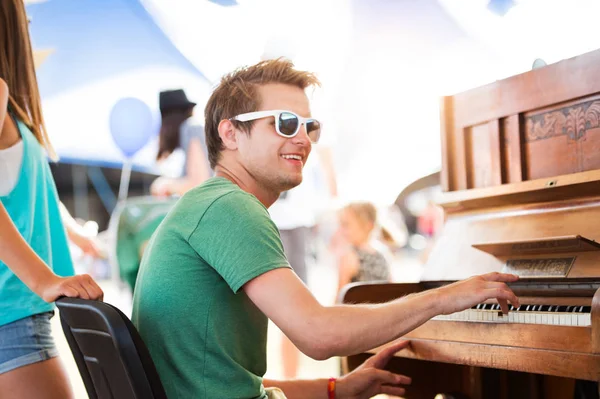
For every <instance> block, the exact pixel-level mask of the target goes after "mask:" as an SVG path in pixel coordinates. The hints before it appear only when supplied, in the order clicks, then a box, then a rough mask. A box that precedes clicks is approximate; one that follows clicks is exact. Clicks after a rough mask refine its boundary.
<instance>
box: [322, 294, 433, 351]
mask: <svg viewBox="0 0 600 399" xmlns="http://www.w3.org/2000/svg"><path fill="white" fill-rule="evenodd" d="M438 303H439V299H438V294H437V291H426V292H422V293H419V294H412V295H408V296H406V297H403V298H400V299H397V300H395V301H393V302H390V303H387V304H381V305H340V306H334V307H330V308H326V310H325V312H326V316H324V318H325V320H324V323H325V325H324V326H323V327H322V328H321V329H320V330H321V331H322V333H323V334H324V336H323V337H322V339H324V340H326V342H324V346H325V347H329V348H330V350H331V353H328V355H329V356H325V357H330V356H347V355H351V354H356V353H360V352H365V351H367V350H370V349H372V348H375V347H378V346H380V345H383V344H385V343H387V342H390V341H392V340H395V339H397V338H400V337H402V336H403V335H404V334H406V333H407V332H409V331H411V330H413V329H415V328H416V327H418V326H420V325H421V324H423V323H424V322H426V321H427V320H429V319H431V318H432V317H434V316H436V315H438V313H439V312H438ZM315 339H316V340H317V342H318V340H319V337H315Z"/></svg>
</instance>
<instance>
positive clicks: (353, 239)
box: [338, 202, 393, 292]
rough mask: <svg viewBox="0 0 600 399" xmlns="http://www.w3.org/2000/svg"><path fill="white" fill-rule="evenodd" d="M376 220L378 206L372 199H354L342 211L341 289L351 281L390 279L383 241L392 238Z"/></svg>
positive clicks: (339, 283)
mask: <svg viewBox="0 0 600 399" xmlns="http://www.w3.org/2000/svg"><path fill="white" fill-rule="evenodd" d="M377 220H378V219H377V209H376V208H375V206H374V205H373V204H372V203H370V202H353V203H351V204H348V205H346V206H345V207H344V208H342V210H341V211H340V213H339V235H340V238H341V239H342V243H341V246H342V248H340V250H339V252H338V256H339V261H338V265H339V280H338V292H339V291H340V290H341V289H342V287H344V286H345V285H346V284H349V283H355V282H359V281H361V282H362V281H390V279H391V273H390V266H389V263H388V260H387V258H386V256H385V255H384V251H385V249H384V248H383V245H382V244H386V245H390V244H391V243H393V238H392V236H391V234H390V233H389V232H388V231H387V230H386V229H384V228H383V227H381V226H379V225H378V222H377ZM377 235H379V236H380V237H377Z"/></svg>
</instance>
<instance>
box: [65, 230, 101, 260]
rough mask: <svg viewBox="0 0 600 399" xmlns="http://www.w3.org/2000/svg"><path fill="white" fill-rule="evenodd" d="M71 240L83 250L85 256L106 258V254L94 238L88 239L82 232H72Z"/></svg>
mask: <svg viewBox="0 0 600 399" xmlns="http://www.w3.org/2000/svg"><path fill="white" fill-rule="evenodd" d="M69 239H70V240H71V241H72V242H73V244H75V245H76V246H77V247H78V248H79V249H81V251H82V252H83V253H84V254H86V255H90V256H92V257H94V258H97V259H100V258H105V256H104V253H103V252H102V250H101V249H100V246H99V245H98V243H97V242H96V239H95V238H94V237H88V236H86V235H85V234H83V233H81V232H71V234H69Z"/></svg>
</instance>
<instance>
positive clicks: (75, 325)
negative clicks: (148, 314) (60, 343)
mask: <svg viewBox="0 0 600 399" xmlns="http://www.w3.org/2000/svg"><path fill="white" fill-rule="evenodd" d="M56 305H57V306H58V309H59V311H60V321H61V324H62V328H63V331H64V333H65V336H66V337H67V341H68V343H69V346H70V347H71V351H72V352H73V356H74V358H75V362H76V363H77V367H78V368H79V372H80V373H81V377H82V379H83V382H84V384H85V387H86V390H87V392H88V395H89V397H90V399H167V395H166V393H165V390H164V388H163V386H162V383H161V382H160V378H159V376H158V372H157V371H156V367H155V366H154V363H153V362H152V358H151V357H150V353H149V352H148V348H147V347H146V345H145V344H144V342H143V341H142V338H141V337H140V335H139V333H138V332H137V330H136V329H135V327H134V326H133V324H132V323H131V321H130V320H129V319H128V318H127V316H125V315H124V314H123V313H122V312H121V311H120V310H119V309H117V308H115V307H114V306H112V305H109V304H107V303H104V302H98V301H89V300H84V299H78V298H61V299H59V300H58V301H56Z"/></svg>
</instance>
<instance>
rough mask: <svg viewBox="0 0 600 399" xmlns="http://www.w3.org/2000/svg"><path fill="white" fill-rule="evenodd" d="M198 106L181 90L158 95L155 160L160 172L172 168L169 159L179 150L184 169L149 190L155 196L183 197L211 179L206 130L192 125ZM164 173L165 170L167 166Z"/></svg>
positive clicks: (157, 182)
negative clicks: (158, 130)
mask: <svg viewBox="0 0 600 399" xmlns="http://www.w3.org/2000/svg"><path fill="white" fill-rule="evenodd" d="M195 106H196V103H194V102H191V101H189V100H188V98H187V96H186V94H185V92H184V91H183V90H182V89H177V90H167V91H162V92H160V94H159V107H160V115H161V127H160V133H159V144H158V145H159V148H158V154H157V155H156V160H157V162H158V164H159V168H161V165H165V164H169V157H171V156H173V155H174V153H175V152H176V150H178V149H181V150H182V151H183V169H182V170H181V171H176V172H175V173H174V174H175V175H176V176H177V177H170V176H162V177H159V178H158V179H156V180H155V181H154V182H153V183H152V185H151V186H150V192H151V194H152V195H155V196H170V195H180V196H181V195H183V194H185V193H186V192H187V191H188V190H190V189H191V188H194V187H196V186H197V185H199V184H200V183H202V182H203V181H205V180H206V179H208V178H209V177H210V175H211V173H210V168H209V165H208V160H207V157H206V150H205V147H206V146H205V144H204V128H203V127H202V126H200V125H196V124H194V123H193V122H192V115H193V113H194V107H195ZM175 167H176V168H177V167H178V165H176V166H175ZM161 169H163V170H166V169H168V166H166V167H163V168H161ZM166 174H168V175H172V174H173V173H172V172H167V173H166Z"/></svg>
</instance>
